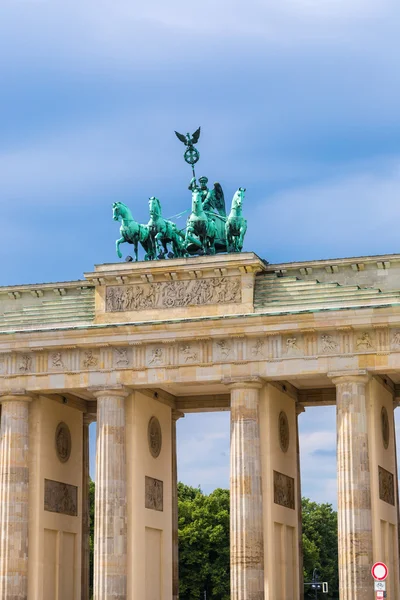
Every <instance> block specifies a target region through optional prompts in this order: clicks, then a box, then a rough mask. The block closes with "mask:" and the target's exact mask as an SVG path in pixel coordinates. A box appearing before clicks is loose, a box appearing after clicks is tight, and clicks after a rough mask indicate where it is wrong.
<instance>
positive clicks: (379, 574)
mask: <svg viewBox="0 0 400 600" xmlns="http://www.w3.org/2000/svg"><path fill="white" fill-rule="evenodd" d="M371 573H372V577H373V578H374V579H375V581H384V580H385V579H386V577H387V576H388V568H387V566H386V565H385V563H382V562H377V563H375V564H374V566H373V567H372V569H371Z"/></svg>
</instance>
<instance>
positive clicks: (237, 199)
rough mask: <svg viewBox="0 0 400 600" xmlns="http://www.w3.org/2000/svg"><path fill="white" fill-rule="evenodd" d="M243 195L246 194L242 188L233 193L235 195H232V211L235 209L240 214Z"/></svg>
mask: <svg viewBox="0 0 400 600" xmlns="http://www.w3.org/2000/svg"><path fill="white" fill-rule="evenodd" d="M245 193H246V188H242V187H240V188H239V189H238V190H237V191H236V192H235V194H234V196H233V198H232V209H233V210H235V209H236V210H238V211H239V212H241V210H242V204H243V200H244V196H245Z"/></svg>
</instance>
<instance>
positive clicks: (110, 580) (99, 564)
mask: <svg viewBox="0 0 400 600" xmlns="http://www.w3.org/2000/svg"><path fill="white" fill-rule="evenodd" d="M95 395H96V397H97V448H96V493H95V500H96V502H95V533H94V600H126V594H127V581H126V577H127V568H126V565H127V559H126V555H127V522H126V518H127V515H126V447H125V397H126V396H127V392H126V391H125V390H121V389H118V390H102V391H100V392H95Z"/></svg>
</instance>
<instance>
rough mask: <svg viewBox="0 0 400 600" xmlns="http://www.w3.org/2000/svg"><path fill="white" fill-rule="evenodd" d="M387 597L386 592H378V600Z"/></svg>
mask: <svg viewBox="0 0 400 600" xmlns="http://www.w3.org/2000/svg"><path fill="white" fill-rule="evenodd" d="M384 597H385V592H376V598H377V600H378V598H384Z"/></svg>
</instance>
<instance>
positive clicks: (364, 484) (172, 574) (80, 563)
mask: <svg viewBox="0 0 400 600" xmlns="http://www.w3.org/2000/svg"><path fill="white" fill-rule="evenodd" d="M397 272H399V273H400V256H398V255H395V256H391V257H390V259H388V258H387V257H386V258H385V257H363V258H362V260H361V259H343V261H337V260H334V261H314V262H310V263H292V264H290V265H268V264H267V263H266V262H265V261H263V260H261V259H260V258H259V257H257V256H256V255H255V254H253V253H243V254H230V255H225V256H221V255H220V256H215V257H204V258H201V257H197V258H190V259H176V260H175V259H174V260H169V261H159V262H154V263H153V262H151V263H121V264H112V265H99V266H97V267H96V268H95V271H94V272H92V273H88V274H86V275H85V280H82V281H77V282H64V283H55V284H40V285H27V286H14V287H7V288H0V405H1V410H2V416H1V421H0V454H1V456H0V507H1V508H0V521H1V523H0V526H1V530H2V531H11V530H12V527H13V526H12V523H13V518H14V517H13V515H14V512H13V510H14V508H13V507H14V506H16V505H18V498H20V497H21V494H25V496H24V497H25V499H26V498H29V527H25V526H24V523H25V521H23V520H22V521H21V523H22V525H21V527H20V529H19V530H18V532H16V533H15V535H14V536H12V535H10V536H7V538H4V537H3V538H2V541H1V544H2V545H1V552H0V600H5V599H6V598H7V594H8V596H10V594H11V593H12V594H13V595H14V596H16V595H17V594H18V597H19V598H20V599H21V600H24V599H25V598H27V597H29V599H30V600H64V598H67V597H68V599H70V598H72V597H73V598H74V599H75V600H88V571H87V568H88V567H87V565H88V544H87V541H88V535H87V527H88V508H87V494H88V477H87V474H88V426H89V423H90V422H91V420H96V419H97V432H98V433H97V436H98V437H97V449H96V480H97V482H98V485H97V488H96V522H95V539H96V543H95V592H94V597H95V600H108V599H109V598H115V597H118V598H119V599H120V600H139V599H140V600H143V599H145V600H150V599H151V600H153V599H159V598H161V597H162V598H164V599H169V598H171V599H172V600H177V590H178V579H177V577H178V575H177V500H176V421H177V419H179V418H180V417H182V416H184V413H185V412H196V411H212V410H230V411H231V597H232V600H264V599H266V600H272V598H274V599H276V598H278V600H293V599H294V598H302V588H303V586H302V564H301V563H302V560H301V518H300V500H301V485H300V474H299V444H298V426H297V419H298V416H299V415H300V413H301V412H302V411H303V410H304V407H306V406H316V405H327V404H335V403H336V405H337V419H338V422H337V432H338V506H339V515H338V516H339V544H340V557H341V562H340V586H341V590H340V591H341V598H343V599H344V600H347V599H349V600H350V598H352V599H353V598H355V599H356V600H372V595H371V594H372V591H371V589H370V586H369V583H368V582H369V568H370V562H371V561H372V560H382V559H384V560H385V561H386V562H387V563H388V564H389V566H390V572H391V573H392V576H391V578H390V582H389V583H388V585H389V586H390V592H391V594H392V595H393V596H394V597H395V596H396V597H397V595H398V594H399V591H400V588H399V579H398V571H399V569H398V564H399V551H398V543H397V540H398V490H397V467H396V454H395V430H394V407H395V406H396V405H397V401H398V400H397V399H398V398H400V279H399V281H397V280H398V275H397ZM315 273H318V274H323V277H322V276H321V277H315V276H314V274H315ZM381 273H384V275H382V274H381ZM378 281H384V282H385V286H384V289H383V290H380V289H379V286H377V285H376V284H377V282H378ZM391 282H392V283H391ZM383 409H385V411H383ZM300 418H301V416H300ZM154 419H155V420H154ZM62 423H64V424H65V425H66V426H67V428H68V430H69V435H70V445H71V454H70V456H69V458H67V460H66V461H65V462H63V460H60V458H59V456H57V452H58V450H57V451H56V449H57V448H58V446H57V445H56V441H55V434H56V431H57V430H58V428H59V426H60V424H62ZM157 423H158V425H157ZM150 424H152V425H151V427H150ZM21 436H22V437H21ZM23 436H25V437H26V440H27V443H26V444H25V446H24V448H25V453H24V452H22V453H21V450H20V447H19V444H20V441H21V440H22V439H23ZM67 437H68V436H67ZM24 439H25V438H24ZM18 440H19V441H18ZM61 445H62V446H63V445H65V435H64V437H63V439H62V444H61ZM67 445H68V444H67ZM28 450H29V452H28ZM27 457H29V458H27ZM27 471H29V483H27V478H26V477H25V476H24V473H26V472H27ZM10 474H13V475H12V476H11V475H10ZM47 482H50V483H47ZM49 486H50V487H49ZM28 487H29V494H28V495H27V493H28V492H27V489H28ZM45 490H46V491H45ZM350 491H354V493H350ZM46 494H47V495H46ZM60 494H61V496H60ZM71 494H72V495H71ZM74 498H75V504H76V506H75V505H74ZM46 503H47V504H46ZM51 503H53V505H54V506H53V508H55V510H49V504H50V505H51ZM67 513H69V514H67ZM24 527H25V528H24ZM15 531H16V530H15ZM24 532H25V533H24ZM26 532H28V533H26ZM27 535H28V536H29V544H28V540H27V539H26V537H27ZM21 537H22V538H24V539H22V540H21V539H20V538H21ZM352 540H353V541H355V542H357V544H358V546H357V548H356V551H355V550H354V544H353V543H352ZM21 548H28V551H27V552H26V551H24V552H21ZM2 557H5V559H3V560H2ZM9 565H11V567H10V566H9ZM10 586H11V587H10ZM12 586H14V587H12ZM66 594H67V595H66Z"/></svg>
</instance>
